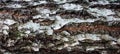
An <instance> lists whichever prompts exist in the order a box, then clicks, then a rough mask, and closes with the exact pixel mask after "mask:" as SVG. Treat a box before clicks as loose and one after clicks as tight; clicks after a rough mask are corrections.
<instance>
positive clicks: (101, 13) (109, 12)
mask: <svg viewBox="0 0 120 54" xmlns="http://www.w3.org/2000/svg"><path fill="white" fill-rule="evenodd" d="M88 12H89V13H90V14H93V15H94V16H108V15H114V14H115V13H114V12H113V11H112V10H110V9H98V8H89V10H88Z"/></svg>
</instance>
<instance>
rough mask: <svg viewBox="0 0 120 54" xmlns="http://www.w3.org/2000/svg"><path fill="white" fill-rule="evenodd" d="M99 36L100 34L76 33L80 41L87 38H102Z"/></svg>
mask: <svg viewBox="0 0 120 54" xmlns="http://www.w3.org/2000/svg"><path fill="white" fill-rule="evenodd" d="M99 36H100V34H78V35H76V39H77V40H80V41H82V40H85V39H90V40H93V41H96V40H101V39H100V37H99Z"/></svg>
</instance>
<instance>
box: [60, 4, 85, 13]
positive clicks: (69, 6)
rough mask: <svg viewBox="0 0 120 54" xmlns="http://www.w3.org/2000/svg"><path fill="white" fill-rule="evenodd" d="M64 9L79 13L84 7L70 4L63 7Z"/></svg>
mask: <svg viewBox="0 0 120 54" xmlns="http://www.w3.org/2000/svg"><path fill="white" fill-rule="evenodd" d="M62 8H64V9H65V10H77V11H78V10H82V9H83V7H82V6H81V5H77V4H68V3H66V4H64V5H63V6H62Z"/></svg>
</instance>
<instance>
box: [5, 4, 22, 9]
mask: <svg viewBox="0 0 120 54" xmlns="http://www.w3.org/2000/svg"><path fill="white" fill-rule="evenodd" d="M7 7H8V8H22V7H23V6H22V5H21V4H10V5H8V6H7Z"/></svg>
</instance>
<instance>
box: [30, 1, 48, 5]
mask: <svg viewBox="0 0 120 54" xmlns="http://www.w3.org/2000/svg"><path fill="white" fill-rule="evenodd" d="M46 3H47V1H38V2H31V3H30V5H33V6H36V5H40V4H46Z"/></svg>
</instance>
